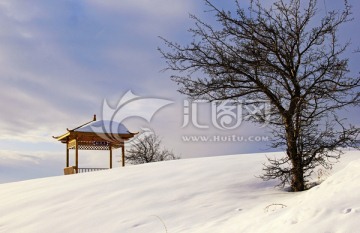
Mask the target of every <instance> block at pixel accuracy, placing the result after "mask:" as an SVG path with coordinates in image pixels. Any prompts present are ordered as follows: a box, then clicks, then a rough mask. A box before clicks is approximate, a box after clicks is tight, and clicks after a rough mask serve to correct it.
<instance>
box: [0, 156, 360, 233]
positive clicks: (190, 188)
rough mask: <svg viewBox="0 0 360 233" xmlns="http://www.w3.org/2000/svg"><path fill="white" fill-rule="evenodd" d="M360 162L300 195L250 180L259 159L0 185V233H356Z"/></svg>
mask: <svg viewBox="0 0 360 233" xmlns="http://www.w3.org/2000/svg"><path fill="white" fill-rule="evenodd" d="M268 155H269V154H268ZM359 155H360V153H359V152H356V151H350V152H347V153H346V154H345V155H344V159H343V162H341V163H340V164H338V165H337V167H336V169H335V171H334V172H333V174H332V175H330V176H329V177H328V178H327V179H326V181H324V182H323V183H322V184H321V185H319V186H316V187H314V188H312V189H310V190H308V191H305V192H301V193H289V192H285V191H283V190H279V189H276V188H274V185H276V182H275V181H274V182H264V181H262V180H260V179H258V178H256V176H257V175H260V174H261V172H262V171H261V169H262V163H263V162H265V155H264V154H247V155H231V156H219V157H209V158H197V159H184V160H176V161H167V162H158V163H152V164H144V165H137V166H129V167H125V168H117V169H113V170H107V171H100V172H93V173H87V174H78V175H71V176H60V177H50V178H43V179H36V180H28V181H22V182H15V183H7V184H1V185H0V200H1V202H0V210H1V213H0V232H12V233H13V232H36V233H38V232H40V233H41V232H109V233H110V232H117V233H118V232H121V233H128V232H130V233H131V232H136V233H139V232H146V233H149V232H154V233H155V232H156V233H161V232H172V233H175V232H186V233H188V232H204V233H205V232H206V233H211V232H214V233H218V232H226V233H229V232H251V233H253V232H267V233H268V232H276V233H278V232H304V231H306V232H334V233H335V232H356V230H357V225H358V220H359V219H360V195H359V192H360V191H359V190H360V182H359V180H360V160H358V158H360V156H359Z"/></svg>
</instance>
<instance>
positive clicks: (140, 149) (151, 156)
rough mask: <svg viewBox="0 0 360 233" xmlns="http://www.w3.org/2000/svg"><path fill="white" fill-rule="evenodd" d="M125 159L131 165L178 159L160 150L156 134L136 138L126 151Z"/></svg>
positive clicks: (171, 153)
mask: <svg viewBox="0 0 360 233" xmlns="http://www.w3.org/2000/svg"><path fill="white" fill-rule="evenodd" d="M126 159H127V160H129V161H130V163H132V164H142V163H151V162H158V161H164V160H174V159H179V157H176V156H175V155H174V153H173V152H172V151H169V150H168V149H164V148H161V139H160V138H159V136H157V135H156V134H153V133H152V134H148V135H144V136H142V137H139V138H137V139H136V140H135V141H133V142H132V143H131V148H130V149H129V150H127V156H126Z"/></svg>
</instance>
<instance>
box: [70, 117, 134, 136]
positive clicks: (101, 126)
mask: <svg viewBox="0 0 360 233" xmlns="http://www.w3.org/2000/svg"><path fill="white" fill-rule="evenodd" d="M75 131H76V132H94V133H101V134H105V133H112V134H128V133H129V130H128V129H127V128H126V127H125V126H124V125H123V124H122V123H119V122H116V121H106V120H100V121H94V122H91V123H89V124H87V125H84V126H82V127H80V128H78V129H76V130H75Z"/></svg>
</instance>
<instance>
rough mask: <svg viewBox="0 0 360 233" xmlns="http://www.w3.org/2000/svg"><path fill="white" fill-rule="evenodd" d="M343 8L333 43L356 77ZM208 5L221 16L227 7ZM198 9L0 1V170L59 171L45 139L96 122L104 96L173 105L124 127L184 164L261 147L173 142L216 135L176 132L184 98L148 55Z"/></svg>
mask: <svg viewBox="0 0 360 233" xmlns="http://www.w3.org/2000/svg"><path fill="white" fill-rule="evenodd" d="M224 2H225V1H224ZM339 2H340V1H336V3H335V2H334V1H330V0H326V1H324V3H325V4H323V1H319V9H320V10H323V9H322V7H323V6H326V7H327V8H329V9H336V8H338V7H339ZM349 2H350V4H352V5H353V12H354V15H353V16H354V21H353V22H350V23H348V24H347V25H346V26H345V27H344V28H343V30H342V38H341V39H342V40H343V41H345V40H348V39H351V41H352V45H351V46H350V51H349V53H348V56H349V57H350V59H351V60H350V69H352V70H353V71H354V72H358V71H359V70H358V61H359V56H360V55H359V54H354V53H351V50H352V49H355V48H356V47H360V45H359V39H360V32H359V30H358V29H359V26H358V25H359V22H360V13H359V12H360V3H359V2H358V1H356V0H350V1H349ZM217 5H218V6H219V7H225V8H228V9H229V8H231V7H232V1H226V3H217ZM244 7H247V5H246V4H245V3H244ZM204 9H205V8H204V4H203V2H202V1H191V0H181V1H180V0H178V1H175V0H172V1H168V0H152V1H150V0H137V1H131V0H122V1H118V0H108V1H100V0H61V1H45V0H29V1H20V0H11V1H10V0H8V1H1V2H0V28H1V31H0V69H1V72H0V108H1V114H0V137H1V141H0V166H1V169H2V173H4V174H5V173H6V172H10V173H11V171H12V172H21V169H20V168H19V167H21V166H22V165H23V164H30V165H34V166H35V167H37V169H38V170H39V169H40V170H41V171H42V172H41V174H40V173H39V174H40V175H43V174H50V173H51V174H58V173H59V174H61V172H62V170H61V169H62V168H63V165H64V161H65V156H64V152H65V146H64V145H62V144H60V143H58V142H56V141H55V140H54V139H53V138H52V136H53V135H59V134H62V133H64V132H65V129H66V128H72V127H75V126H77V125H79V124H82V123H84V122H87V121H89V120H91V118H92V115H93V114H98V115H100V114H101V111H102V103H103V101H104V99H107V100H108V101H109V102H110V103H112V104H113V105H116V103H117V102H118V101H119V100H120V98H121V97H122V96H123V95H124V94H125V93H126V92H127V91H128V90H131V91H132V92H133V93H134V94H136V95H138V96H142V97H156V98H163V99H168V100H172V101H174V104H172V105H170V106H168V107H164V108H163V109H161V110H160V111H159V112H157V113H156V115H155V116H154V118H153V120H152V122H151V124H149V123H147V122H145V121H143V120H139V119H137V120H134V121H133V122H129V125H128V128H129V129H130V130H132V131H138V130H139V129H140V128H141V127H151V128H153V129H154V130H155V131H156V132H157V133H158V134H159V135H160V136H161V137H163V141H164V144H165V146H167V147H168V148H170V149H173V150H174V152H175V153H177V154H179V155H181V156H182V157H184V158H187V157H198V156H214V155H222V154H235V153H248V152H259V151H267V146H266V143H212V144H210V143H185V142H183V141H182V139H181V136H183V135H219V134H224V132H222V131H219V130H216V129H214V128H213V127H210V129H208V130H198V129H194V128H181V125H182V121H183V107H182V103H183V100H184V99H185V97H184V96H181V95H180V94H178V93H177V91H176V90H177V86H176V84H175V83H173V82H172V81H170V80H169V76H170V75H171V72H161V70H162V69H163V68H165V61H164V60H162V59H161V55H160V54H159V52H158V51H157V47H159V46H160V47H161V46H163V43H162V41H161V40H160V39H159V36H162V37H165V38H167V39H169V40H172V41H177V42H180V43H186V42H187V41H189V40H190V39H191V37H190V34H189V33H187V29H188V28H189V27H191V26H192V25H193V24H192V21H191V20H190V19H189V13H192V14H196V15H200V16H201V18H203V19H205V20H213V18H212V15H211V14H209V13H204ZM329 9H328V10H329ZM206 111H208V110H203V112H206ZM357 113H359V111H358V110H353V111H350V112H348V113H346V114H345V116H346V117H348V118H349V119H350V120H351V121H352V122H353V123H354V124H359V121H358V120H357V117H356V115H357ZM201 117H202V118H201V119H202V121H205V122H206V121H208V120H209V119H208V118H207V116H206V115H201ZM227 134H237V135H245V136H247V135H260V136H261V135H265V132H264V131H263V130H262V129H259V128H258V127H255V126H253V125H251V124H242V126H241V127H240V128H239V129H238V130H237V131H232V132H227ZM94 160H96V159H94ZM86 162H88V163H89V164H90V163H91V161H90V160H89V161H88V160H86ZM45 165H47V167H48V169H44V166H45ZM24 166H25V165H24ZM95 166H96V165H95ZM45 167H46V166H45ZM50 167H51V169H57V170H58V171H56V172H54V171H52V170H51V169H50ZM5 171H6V172H5ZM1 175H3V174H0V176H1ZM24 176H26V175H24ZM33 176H34V177H35V176H36V175H33ZM0 182H1V180H0Z"/></svg>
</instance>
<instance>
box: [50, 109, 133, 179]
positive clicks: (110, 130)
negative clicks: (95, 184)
mask: <svg viewBox="0 0 360 233" xmlns="http://www.w3.org/2000/svg"><path fill="white" fill-rule="evenodd" d="M136 134H137V133H130V132H129V131H128V130H127V128H126V127H125V126H124V125H123V124H121V123H118V122H114V121H104V120H100V121H97V120H96V115H94V118H93V120H92V121H89V122H87V123H85V124H83V125H80V126H78V127H76V128H74V129H67V132H66V133H64V134H63V135H61V136H58V137H53V138H55V139H56V140H58V141H60V142H62V143H64V144H66V168H65V169H64V173H65V175H67V174H73V173H80V172H89V171H96V170H104V169H108V168H80V167H79V150H108V151H109V168H110V169H111V168H112V160H113V159H112V150H113V149H118V148H121V151H122V166H123V167H124V166H125V142H126V141H127V140H129V139H131V138H132V137H134V136H135V135H136ZM70 150H75V166H70V164H69V161H70V159H69V151H70Z"/></svg>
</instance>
